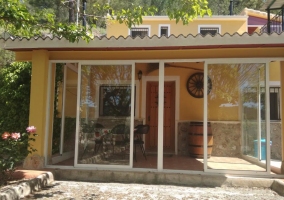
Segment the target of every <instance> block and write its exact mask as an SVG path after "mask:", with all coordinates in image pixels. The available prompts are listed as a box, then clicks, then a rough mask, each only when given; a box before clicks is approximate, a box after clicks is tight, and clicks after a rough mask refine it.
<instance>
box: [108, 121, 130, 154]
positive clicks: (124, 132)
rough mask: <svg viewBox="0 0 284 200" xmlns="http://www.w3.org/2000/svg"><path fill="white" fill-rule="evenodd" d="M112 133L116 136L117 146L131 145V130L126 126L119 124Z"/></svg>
mask: <svg viewBox="0 0 284 200" xmlns="http://www.w3.org/2000/svg"><path fill="white" fill-rule="evenodd" d="M111 133H112V134H113V136H115V145H120V146H125V149H126V146H127V144H129V133H130V128H129V126H127V125H125V124H118V125H116V126H115V127H113V128H112V130H111Z"/></svg>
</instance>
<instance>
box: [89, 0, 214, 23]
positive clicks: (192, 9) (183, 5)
mask: <svg viewBox="0 0 284 200" xmlns="http://www.w3.org/2000/svg"><path fill="white" fill-rule="evenodd" d="M145 4H146V3H144V5H145ZM157 6H158V7H157ZM93 7H94V11H95V13H109V15H108V17H110V18H111V19H115V20H117V21H118V22H119V23H121V24H122V23H124V24H125V25H126V26H128V27H129V28H130V27H132V26H135V25H139V24H141V23H142V17H143V16H150V15H155V14H156V13H158V12H160V13H161V11H160V10H161V9H163V10H165V14H166V15H168V16H169V18H170V19H175V20H176V23H178V22H179V21H182V23H183V24H184V25H186V24H188V23H189V22H191V21H192V20H193V19H194V18H196V17H198V16H201V17H203V16H204V15H209V16H210V15H211V10H210V9H209V8H208V2H207V0H167V1H159V2H156V3H154V2H153V1H151V2H149V4H147V5H145V6H140V5H139V4H133V3H131V4H128V5H127V6H126V7H125V8H122V9H121V10H116V9H115V8H113V7H112V6H110V5H108V4H105V5H103V6H102V5H101V4H99V3H97V4H94V5H93ZM159 9H160V10H159Z"/></svg>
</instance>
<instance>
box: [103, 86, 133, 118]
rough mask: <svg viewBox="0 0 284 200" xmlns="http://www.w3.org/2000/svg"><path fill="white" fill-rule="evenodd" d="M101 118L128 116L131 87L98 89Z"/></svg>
mask: <svg viewBox="0 0 284 200" xmlns="http://www.w3.org/2000/svg"><path fill="white" fill-rule="evenodd" d="M100 103H101V106H100V115H101V116H130V105H131V86H101V87H100Z"/></svg>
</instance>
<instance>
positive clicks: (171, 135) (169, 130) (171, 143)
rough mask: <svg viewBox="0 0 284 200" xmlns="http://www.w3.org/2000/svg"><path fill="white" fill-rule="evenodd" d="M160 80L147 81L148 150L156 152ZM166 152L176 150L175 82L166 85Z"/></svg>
mask: <svg viewBox="0 0 284 200" xmlns="http://www.w3.org/2000/svg"><path fill="white" fill-rule="evenodd" d="M158 91H159V85H158V82H147V91H146V95H147V97H146V117H147V119H146V121H147V124H149V125H150V130H149V133H148V134H147V135H146V138H145V147H146V151H148V152H156V151H157V145H158V95H159V92H158ZM163 144H164V152H174V151H175V82H174V81H170V82H165V85H164V143H163Z"/></svg>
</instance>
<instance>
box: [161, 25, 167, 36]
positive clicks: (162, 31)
mask: <svg viewBox="0 0 284 200" xmlns="http://www.w3.org/2000/svg"><path fill="white" fill-rule="evenodd" d="M163 35H164V36H169V35H168V27H167V26H162V27H161V36H163Z"/></svg>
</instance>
